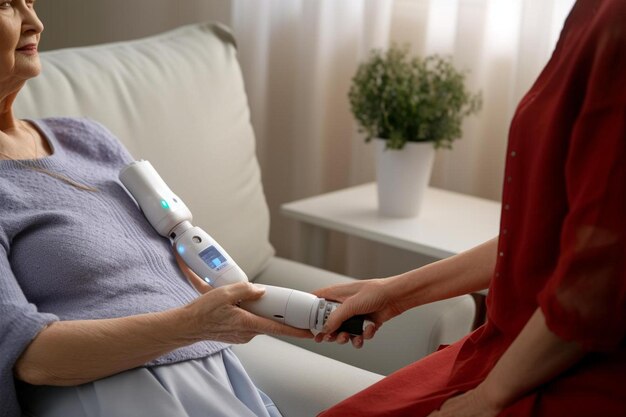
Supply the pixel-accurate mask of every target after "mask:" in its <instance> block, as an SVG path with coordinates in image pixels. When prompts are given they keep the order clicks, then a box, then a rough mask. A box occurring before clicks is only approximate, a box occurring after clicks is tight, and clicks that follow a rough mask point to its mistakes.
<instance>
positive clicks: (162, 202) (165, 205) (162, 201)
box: [161, 200, 170, 209]
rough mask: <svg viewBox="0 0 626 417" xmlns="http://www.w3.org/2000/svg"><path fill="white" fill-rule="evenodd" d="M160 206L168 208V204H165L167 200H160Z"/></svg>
mask: <svg viewBox="0 0 626 417" xmlns="http://www.w3.org/2000/svg"><path fill="white" fill-rule="evenodd" d="M161 207H163V208H164V209H169V208H170V205H169V204H167V201H165V200H161Z"/></svg>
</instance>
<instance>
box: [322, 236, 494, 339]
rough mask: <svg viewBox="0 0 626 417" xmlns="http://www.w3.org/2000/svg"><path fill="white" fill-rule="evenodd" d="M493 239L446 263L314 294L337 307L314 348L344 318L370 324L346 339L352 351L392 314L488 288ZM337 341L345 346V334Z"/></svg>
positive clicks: (346, 336)
mask: <svg viewBox="0 0 626 417" xmlns="http://www.w3.org/2000/svg"><path fill="white" fill-rule="evenodd" d="M497 243H498V239H497V238H494V239H491V240H489V241H488V242H485V243H483V244H482V245H479V246H477V247H475V248H473V249H470V250H468V251H466V252H463V253H461V254H458V255H455V256H452V257H450V258H447V259H444V260H441V261H438V262H434V263H432V264H429V265H426V266H424V267H421V268H418V269H415V270H413V271H409V272H406V273H404V274H401V275H397V276H394V277H390V278H382V279H372V280H362V281H357V282H354V283H350V284H340V285H335V286H332V287H327V288H323V289H320V290H317V291H315V294H316V295H317V296H319V297H323V298H327V299H331V300H337V301H340V302H342V303H343V304H342V305H341V306H340V307H339V308H337V310H335V311H334V312H333V314H331V316H330V318H329V320H328V323H327V328H326V329H325V331H324V333H320V334H318V335H317V336H316V340H317V341H318V342H319V341H321V340H322V339H324V338H325V340H333V339H334V337H335V335H334V334H333V332H335V331H336V330H337V328H339V326H340V325H341V323H343V322H344V321H345V320H347V319H348V318H350V317H352V316H355V315H359V314H366V315H368V317H369V318H370V319H371V320H372V321H373V322H374V323H375V326H374V327H372V326H370V327H368V328H367V329H366V330H365V332H364V334H363V336H355V337H352V343H353V344H354V346H355V347H360V346H361V345H362V344H363V339H364V338H365V339H370V338H372V337H373V336H374V333H375V332H376V330H377V329H378V328H379V327H380V326H382V324H383V323H384V322H385V321H387V320H389V319H391V318H392V317H395V316H397V315H398V314H400V313H402V312H404V311H406V310H408V309H410V308H413V307H417V306H419V305H422V304H426V303H430V302H433V301H438V300H443V299H446V298H451V297H455V296H457V295H462V294H467V293H470V292H473V291H478V290H481V289H485V288H488V287H489V283H490V281H491V277H492V275H493V271H494V268H495V263H496V251H497ZM336 336H337V342H338V343H346V342H347V341H348V340H349V339H350V338H349V335H348V334H347V333H341V334H339V335H336Z"/></svg>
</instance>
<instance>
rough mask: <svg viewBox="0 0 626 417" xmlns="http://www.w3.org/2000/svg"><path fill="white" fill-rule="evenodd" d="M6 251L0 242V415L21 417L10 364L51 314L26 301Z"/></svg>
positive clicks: (54, 318) (45, 323) (47, 321)
mask: <svg viewBox="0 0 626 417" xmlns="http://www.w3.org/2000/svg"><path fill="white" fill-rule="evenodd" d="M8 253H9V250H8V248H7V247H6V245H5V244H0V405H1V406H0V417H20V416H21V412H20V408H19V404H18V401H17V395H16V394H17V393H16V389H15V381H14V379H13V366H14V365H15V362H16V361H17V359H18V358H19V357H20V355H21V354H22V352H23V351H24V349H26V347H27V346H28V345H29V343H30V342H31V341H32V340H33V339H34V338H35V336H37V334H38V333H39V332H40V331H41V330H42V329H43V328H44V327H45V326H47V325H48V324H49V323H51V322H54V321H56V320H58V317H57V316H55V315H53V314H46V313H40V312H38V311H37V307H36V306H35V305H33V304H31V303H29V302H28V300H27V299H26V297H25V296H24V294H23V292H22V290H21V289H20V286H19V284H18V282H17V280H16V279H15V276H14V275H13V272H12V271H11V266H10V264H9V260H8V256H7V255H8Z"/></svg>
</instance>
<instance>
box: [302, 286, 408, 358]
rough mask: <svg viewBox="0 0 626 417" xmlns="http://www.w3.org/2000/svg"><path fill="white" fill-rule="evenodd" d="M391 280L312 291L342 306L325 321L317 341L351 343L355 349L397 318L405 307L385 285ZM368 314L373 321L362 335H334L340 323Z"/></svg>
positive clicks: (316, 337) (343, 333)
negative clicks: (385, 323)
mask: <svg viewBox="0 0 626 417" xmlns="http://www.w3.org/2000/svg"><path fill="white" fill-rule="evenodd" d="M392 279H393V278H385V279H371V280H362V281H357V282H352V283H348V284H339V285H334V286H331V287H326V288H322V289H319V290H317V291H314V294H315V295H317V296H318V297H322V298H326V299H328V300H335V301H339V302H341V303H342V305H341V306H340V307H338V308H337V309H336V310H335V311H334V312H333V313H332V314H331V315H330V317H329V318H328V321H327V322H326V326H324V332H323V333H319V334H318V335H316V336H315V341H316V342H322V341H334V340H336V341H337V343H339V344H344V343H347V342H348V340H351V341H352V345H353V346H354V347H356V348H360V347H361V346H363V341H364V339H371V338H372V337H374V334H375V333H376V331H377V330H378V329H379V328H380V327H381V326H382V324H383V323H384V322H386V321H387V320H389V319H391V318H392V317H395V316H397V315H398V314H400V313H402V312H403V311H404V308H403V307H401V306H400V305H399V303H398V302H397V297H395V295H394V294H393V292H392V291H390V289H389V286H388V283H389V280H392ZM361 314H364V315H367V318H368V319H369V320H371V321H373V322H374V325H373V326H372V325H370V326H368V327H367V328H366V329H365V330H364V332H363V335H361V336H351V335H349V334H348V333H346V332H341V333H339V334H335V333H334V332H335V331H336V330H337V329H338V328H339V326H341V323H343V322H344V321H346V320H347V319H349V318H350V317H353V316H356V315H361Z"/></svg>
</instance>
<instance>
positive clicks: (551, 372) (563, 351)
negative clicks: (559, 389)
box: [480, 308, 585, 409]
mask: <svg viewBox="0 0 626 417" xmlns="http://www.w3.org/2000/svg"><path fill="white" fill-rule="evenodd" d="M584 354H585V352H584V350H583V349H582V347H581V346H580V345H579V344H577V343H575V342H566V341H564V340H562V339H561V338H559V337H558V336H557V335H555V334H554V333H553V332H552V331H550V329H549V328H548V326H547V325H546V322H545V317H544V315H543V313H542V311H541V309H539V308H538V309H537V310H536V311H535V313H534V314H533V316H532V317H531V318H530V320H529V321H528V323H527V324H526V326H524V328H523V329H522V331H521V333H520V334H519V335H518V336H517V338H516V339H515V340H514V341H513V343H512V344H511V346H509V348H508V349H507V350H506V352H505V353H504V354H503V355H502V357H501V358H500V360H499V361H498V362H497V363H496V365H495V366H494V368H493V369H492V370H491V372H490V373H489V375H488V376H487V378H486V379H485V381H484V382H483V383H482V384H481V386H480V389H482V390H483V395H484V396H485V398H487V399H488V401H490V402H491V403H492V404H494V405H495V406H497V407H498V408H499V409H502V408H505V407H506V406H508V405H510V404H511V403H513V402H514V401H516V400H517V399H519V398H520V397H522V396H523V395H524V394H525V393H527V392H530V391H532V390H533V389H535V388H537V387H538V386H539V385H541V384H543V383H545V382H548V381H550V380H551V379H553V378H554V377H556V376H557V375H559V374H561V373H562V372H563V371H565V370H566V369H568V368H570V367H571V366H572V365H574V364H575V363H577V362H578V361H579V360H580V359H581V358H582V357H583V356H584Z"/></svg>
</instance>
